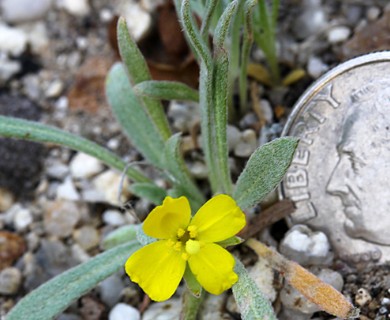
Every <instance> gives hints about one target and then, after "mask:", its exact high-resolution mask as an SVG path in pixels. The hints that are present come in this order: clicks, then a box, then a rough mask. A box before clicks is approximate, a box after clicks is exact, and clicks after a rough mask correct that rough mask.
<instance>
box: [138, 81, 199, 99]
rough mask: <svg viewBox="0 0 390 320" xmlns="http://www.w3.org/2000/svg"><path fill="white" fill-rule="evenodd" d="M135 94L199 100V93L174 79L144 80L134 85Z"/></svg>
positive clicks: (156, 97)
mask: <svg viewBox="0 0 390 320" xmlns="http://www.w3.org/2000/svg"><path fill="white" fill-rule="evenodd" d="M134 92H135V94H136V95H142V96H148V97H150V98H154V99H161V100H188V101H195V102H198V101H199V93H198V91H197V90H194V89H192V88H191V87H189V86H187V85H186V84H184V83H181V82H176V81H155V80H150V81H144V82H141V83H139V84H137V85H136V86H135V87H134Z"/></svg>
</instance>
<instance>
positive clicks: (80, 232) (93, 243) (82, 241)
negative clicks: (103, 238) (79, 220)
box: [73, 226, 100, 250]
mask: <svg viewBox="0 0 390 320" xmlns="http://www.w3.org/2000/svg"><path fill="white" fill-rule="evenodd" d="M73 238H74V239H75V241H76V242H77V243H78V244H79V245H80V246H81V247H82V248H83V249H84V250H90V249H92V248H94V247H97V246H98V245H99V240H100V237H99V233H98V232H97V230H96V229H95V228H93V227H91V226H83V227H81V228H80V229H77V230H75V231H74V232H73Z"/></svg>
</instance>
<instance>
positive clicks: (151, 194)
mask: <svg viewBox="0 0 390 320" xmlns="http://www.w3.org/2000/svg"><path fill="white" fill-rule="evenodd" d="M130 192H131V193H133V194H135V195H136V196H138V197H140V198H144V199H147V200H149V201H150V202H151V203H153V204H155V205H156V206H158V205H160V204H161V203H162V202H163V200H164V198H165V197H166V196H167V192H166V191H165V189H163V188H160V187H158V186H156V185H155V184H153V183H132V184H131V185H130Z"/></svg>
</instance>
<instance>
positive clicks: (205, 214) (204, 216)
mask: <svg viewBox="0 0 390 320" xmlns="http://www.w3.org/2000/svg"><path fill="white" fill-rule="evenodd" d="M245 223H246V221H245V214H244V213H243V212H242V211H241V209H240V208H239V207H238V206H237V204H236V202H235V201H234V199H233V198H232V197H230V196H228V195H226V194H220V195H218V196H215V197H214V198H212V199H210V200H209V201H207V202H206V203H205V204H204V205H203V206H202V207H201V208H200V209H199V211H198V212H197V213H196V215H195V216H194V217H193V219H192V221H191V223H190V225H191V226H192V225H193V226H196V227H197V237H196V238H197V240H201V241H205V242H218V241H222V240H225V239H227V238H230V237H233V236H234V235H236V234H237V232H239V231H240V230H241V229H242V228H243V227H244V226H245Z"/></svg>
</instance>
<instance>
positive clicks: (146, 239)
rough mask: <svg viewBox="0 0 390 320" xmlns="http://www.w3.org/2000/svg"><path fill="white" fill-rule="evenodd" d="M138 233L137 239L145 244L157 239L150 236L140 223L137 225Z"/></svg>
mask: <svg viewBox="0 0 390 320" xmlns="http://www.w3.org/2000/svg"><path fill="white" fill-rule="evenodd" d="M136 235H137V241H138V242H139V243H140V244H142V245H143V246H146V245H148V244H150V243H153V242H156V241H157V239H155V238H152V237H150V236H148V235H147V234H146V233H145V232H144V229H143V228H142V224H139V225H137V226H136Z"/></svg>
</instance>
